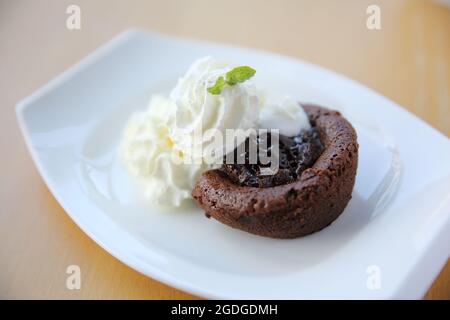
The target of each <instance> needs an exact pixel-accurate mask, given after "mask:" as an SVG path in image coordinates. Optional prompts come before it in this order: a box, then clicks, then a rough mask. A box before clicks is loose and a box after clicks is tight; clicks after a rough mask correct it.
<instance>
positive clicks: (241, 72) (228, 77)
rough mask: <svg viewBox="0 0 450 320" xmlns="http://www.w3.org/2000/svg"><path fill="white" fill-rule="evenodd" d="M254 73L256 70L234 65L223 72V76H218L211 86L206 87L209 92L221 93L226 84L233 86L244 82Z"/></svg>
mask: <svg viewBox="0 0 450 320" xmlns="http://www.w3.org/2000/svg"><path fill="white" fill-rule="evenodd" d="M255 73H256V70H255V69H253V68H250V67H248V66H241V67H236V68H234V69H232V70H230V71H228V72H227V73H226V74H225V78H224V77H223V76H220V77H219V78H218V79H217V80H216V83H215V84H214V85H213V86H212V87H208V92H209V93H211V94H215V95H216V94H221V93H222V90H223V88H224V87H225V86H226V85H229V86H234V85H235V84H237V83H241V82H244V81H246V80H248V79H250V78H251V77H253V76H254V75H255Z"/></svg>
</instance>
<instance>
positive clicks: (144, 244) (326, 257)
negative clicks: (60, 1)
mask: <svg viewBox="0 0 450 320" xmlns="http://www.w3.org/2000/svg"><path fill="white" fill-rule="evenodd" d="M205 55H212V56H216V57H221V58H225V59H229V60H230V61H234V62H236V63H239V64H248V65H251V66H253V67H254V68H255V69H256V70H259V72H258V75H257V77H255V81H256V82H257V83H258V84H259V85H260V86H266V87H268V86H270V87H273V88H276V89H278V90H282V91H283V92H287V93H291V94H293V95H294V96H295V97H296V98H298V99H299V100H300V101H309V102H316V103H319V104H322V105H324V106H327V107H330V108H334V109H339V110H341V111H342V112H343V113H344V115H345V116H346V117H347V118H348V119H349V120H350V121H351V122H352V123H353V124H354V126H355V128H356V130H357V132H358V140H359V143H360V162H359V168H358V175H357V182H356V186H355V189H354V192H353V199H352V200H351V202H350V204H349V206H348V207H347V209H346V210H345V211H344V213H343V214H342V215H341V217H340V218H339V219H338V220H337V221H335V222H334V223H333V224H332V225H331V226H329V227H328V228H326V229H324V230H322V231H320V232H318V233H315V234H313V235H310V236H307V237H304V238H299V239H295V240H275V239H268V238H263V237H259V236H254V235H251V234H247V233H244V232H242V231H238V230H234V229H231V228H229V227H227V226H224V225H222V224H220V223H218V222H216V221H215V220H213V219H206V218H205V216H204V214H203V213H202V211H201V210H200V209H198V208H197V207H196V206H195V205H192V206H191V207H189V208H187V209H183V210H181V211H178V212H171V211H167V210H162V209H161V208H158V207H156V206H154V205H152V204H151V203H145V201H142V200H141V199H139V197H138V196H137V194H138V193H137V191H138V190H136V186H135V185H133V184H132V183H131V182H130V181H129V179H128V176H127V174H126V173H125V171H124V169H123V168H122V166H121V164H120V162H119V161H118V159H117V158H118V157H117V147H118V143H119V141H120V138H121V133H122V129H123V127H124V125H125V122H126V120H127V117H128V116H129V115H130V114H131V113H132V112H133V111H135V110H137V109H144V108H146V105H147V100H148V97H149V95H150V94H151V93H157V92H161V91H162V92H168V90H169V89H170V88H171V87H172V86H174V84H175V83H176V79H177V77H178V76H180V75H182V74H183V73H184V72H185V71H186V69H187V67H188V66H189V64H190V63H191V62H192V61H194V60H195V59H197V58H199V57H202V56H205ZM17 114H18V119H19V123H20V126H21V128H22V131H23V135H24V137H25V140H26V143H27V145H28V148H29V150H30V152H31V154H32V156H33V159H34V161H35V163H36V166H37V168H38V170H39V172H40V174H41V175H42V177H43V178H44V180H45V182H46V183H47V185H48V187H49V188H50V190H51V192H52V193H53V194H54V196H55V197H56V199H57V200H58V201H59V203H60V204H61V205H62V206H63V207H64V209H65V210H66V211H67V213H68V214H69V215H70V216H71V217H72V219H73V220H74V221H75V222H76V223H77V224H78V225H79V226H80V227H81V228H82V229H83V230H84V231H85V232H86V233H87V234H88V235H89V236H90V237H91V238H92V239H93V240H94V241H96V242H97V243H98V244H100V245H101V246H102V247H103V248H104V249H105V250H107V251H108V252H110V253H111V254H112V255H114V256H115V257H117V258H118V259H120V260H121V261H123V262H124V263H125V264H127V265H129V266H131V267H132V268H134V269H136V270H138V271H139V272H142V273H143V274H146V275H148V276H150V277H153V278H155V279H158V280H160V281H162V282H165V283H167V284H170V285H172V286H175V287H177V288H180V289H183V290H186V291H189V292H192V293H194V294H197V295H200V296H203V297H212V298H238V299H240V298H250V299H251V298H257V299H258V298H266V299H281V298H285V299H290V298H294V299H297V298H312V299H316V298H338V299H341V298H342V299H343V298H362V299H366V298H367V299H378V298H420V297H422V296H423V294H424V293H425V292H426V290H427V288H428V287H429V286H430V284H431V283H432V281H433V279H434V278H435V276H436V275H437V273H438V272H439V270H440V269H441V267H442V266H443V265H444V263H445V262H446V260H447V258H448V256H449V243H450V143H449V140H448V139H447V138H446V137H444V136H443V135H442V134H440V133H439V132H437V131H435V130H434V129H432V128H431V127H429V126H428V125H427V124H425V123H424V122H422V121H421V120H419V119H417V118H416V117H414V116H413V115H411V114H409V113H408V112H406V111H405V110H403V109H401V108H400V107H398V106H397V105H395V104H394V103H393V102H391V101H389V100H388V99H386V98H384V97H382V96H380V95H378V94H376V93H375V92H373V91H371V90H369V89H367V88H365V87H363V86H362V85H360V84H357V83H355V82H353V81H351V80H349V79H346V78H344V77H342V76H339V75H337V74H334V73H332V72H330V71H326V70H324V69H322V68H320V67H317V66H313V65H311V64H308V63H305V62H302V61H298V60H295V59H291V58H287V57H283V56H280V55H275V54H270V53H265V52H260V51H256V50H250V49H244V48H237V47H231V46H224V45H219V44H212V43H203V42H197V41H191V40H183V39H176V38H171V37H167V36H162V35H158V34H152V33H147V32H142V31H136V30H132V31H128V32H126V33H124V34H122V35H121V36H119V37H118V38H117V39H115V40H113V41H112V42H111V43H109V44H107V45H105V46H104V47H102V48H101V49H99V50H98V51H97V52H95V53H94V54H93V55H91V56H89V57H88V58H86V59H85V60H83V61H82V62H81V63H79V64H78V65H76V66H75V67H73V68H71V69H70V70H68V71H67V72H65V73H64V74H62V75H61V76H59V77H58V78H56V79H55V80H53V81H51V82H50V83H49V84H48V85H46V86H45V87H43V88H42V89H40V90H38V91H37V92H36V93H34V94H33V95H31V96H30V97H28V98H26V99H24V100H23V101H22V102H20V103H19V104H18V106H17Z"/></svg>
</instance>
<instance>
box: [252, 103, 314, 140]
mask: <svg viewBox="0 0 450 320" xmlns="http://www.w3.org/2000/svg"><path fill="white" fill-rule="evenodd" d="M263 105H264V106H263V107H262V108H261V112H260V114H259V126H260V128H264V129H279V130H280V134H281V135H284V136H287V137H293V136H296V135H297V134H299V133H300V131H302V130H306V129H309V128H310V127H311V124H310V123H309V119H308V116H307V115H306V112H305V110H303V108H300V106H299V104H298V102H297V101H295V100H294V99H293V98H292V97H290V96H280V95H276V94H275V95H274V94H272V95H267V96H266V97H265V99H264V101H263Z"/></svg>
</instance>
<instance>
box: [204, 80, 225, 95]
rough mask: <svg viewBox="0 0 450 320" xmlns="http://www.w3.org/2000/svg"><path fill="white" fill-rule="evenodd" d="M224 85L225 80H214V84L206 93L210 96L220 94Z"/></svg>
mask: <svg viewBox="0 0 450 320" xmlns="http://www.w3.org/2000/svg"><path fill="white" fill-rule="evenodd" d="M225 85H226V82H225V78H224V77H219V78H218V79H217V80H216V83H215V84H214V85H213V86H212V87H209V88H208V92H209V93H211V94H220V93H221V92H222V89H223V87H224V86H225Z"/></svg>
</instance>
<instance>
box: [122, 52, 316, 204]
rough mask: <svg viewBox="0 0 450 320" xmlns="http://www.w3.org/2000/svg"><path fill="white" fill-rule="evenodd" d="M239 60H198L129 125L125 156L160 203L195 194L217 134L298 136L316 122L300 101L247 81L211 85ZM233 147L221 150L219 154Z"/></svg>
mask: <svg viewBox="0 0 450 320" xmlns="http://www.w3.org/2000/svg"><path fill="white" fill-rule="evenodd" d="M234 67H235V65H232V64H230V63H227V62H225V61H221V60H217V59H213V58H211V57H205V58H202V59H199V60H197V61H195V62H194V63H193V64H192V65H191V66H190V68H189V69H188V71H187V72H186V74H185V75H184V76H183V77H181V78H180V79H179V80H178V82H177V84H176V86H175V87H174V88H173V90H172V91H171V92H170V94H169V96H162V95H155V96H153V97H152V98H151V99H150V102H149V106H148V108H147V110H145V111H141V112H137V113H135V114H133V115H132V116H131V117H130V119H129V121H128V123H127V125H126V127H125V130H124V134H123V139H122V143H121V147H120V153H121V158H122V160H123V163H124V164H125V166H126V168H127V169H128V171H129V172H130V173H131V174H132V175H133V176H135V177H137V179H138V180H139V181H140V183H141V184H142V186H143V187H142V188H143V190H144V193H145V195H147V196H148V197H149V198H151V199H152V200H154V201H156V202H157V203H158V204H161V205H165V206H175V207H177V206H180V205H182V204H183V203H185V202H186V200H189V199H190V198H191V191H192V189H193V187H194V185H195V182H196V180H197V178H198V177H199V175H200V174H201V173H202V172H204V171H205V170H207V169H209V168H210V167H211V164H209V163H208V162H206V161H204V160H205V155H204V150H205V148H207V147H208V146H209V145H211V143H212V142H213V140H214V139H213V138H214V134H215V133H217V132H219V133H220V134H222V135H223V137H225V136H226V130H227V129H242V130H247V129H258V128H263V129H279V130H280V134H282V135H286V136H295V135H297V134H298V133H300V131H301V130H304V129H308V128H309V127H310V124H309V121H308V118H307V116H306V114H305V112H304V110H303V109H302V108H299V105H298V103H297V102H296V101H295V100H293V99H292V98H289V97H287V96H280V95H274V94H269V93H268V92H265V91H262V90H258V89H257V88H256V87H255V85H254V83H253V81H252V80H251V79H250V80H247V81H245V82H242V83H238V84H235V85H230V86H225V87H224V88H223V90H222V91H221V93H220V94H211V93H210V92H208V88H209V87H211V86H213V85H214V84H215V83H216V81H217V79H218V78H219V77H221V76H224V75H225V74H226V73H227V72H229V71H230V70H232V69H233V68H234ZM231 151H232V150H228V149H223V150H215V156H216V157H217V159H222V157H223V155H224V154H225V153H227V152H231Z"/></svg>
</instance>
